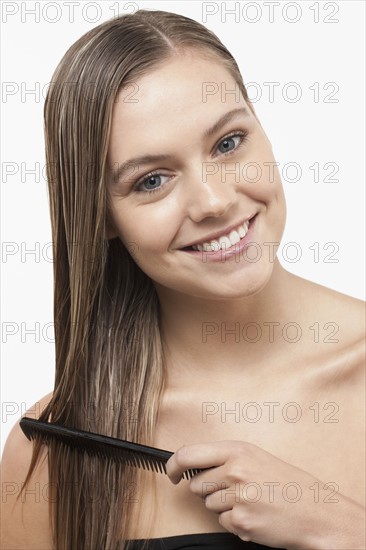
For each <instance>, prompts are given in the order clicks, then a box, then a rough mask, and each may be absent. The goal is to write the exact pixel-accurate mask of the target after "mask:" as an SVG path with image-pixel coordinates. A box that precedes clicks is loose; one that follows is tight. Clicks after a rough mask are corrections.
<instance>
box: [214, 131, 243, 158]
mask: <svg viewBox="0 0 366 550" xmlns="http://www.w3.org/2000/svg"><path fill="white" fill-rule="evenodd" d="M245 138H246V134H244V133H240V134H233V135H232V136H227V137H226V138H224V139H222V140H221V141H220V143H219V145H218V146H217V149H219V151H220V153H222V154H225V153H230V152H231V151H234V150H235V149H237V147H238V146H239V145H240V144H241V143H242V142H243V141H245ZM235 140H237V142H235Z"/></svg>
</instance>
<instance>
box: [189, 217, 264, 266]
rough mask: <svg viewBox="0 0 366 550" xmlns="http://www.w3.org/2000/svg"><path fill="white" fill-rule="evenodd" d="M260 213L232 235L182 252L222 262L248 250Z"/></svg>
mask: <svg viewBox="0 0 366 550" xmlns="http://www.w3.org/2000/svg"><path fill="white" fill-rule="evenodd" d="M257 216H258V213H257V214H256V215H255V216H253V218H251V219H250V220H248V222H246V224H244V225H242V226H239V228H237V230H235V231H232V232H231V233H230V235H225V236H222V237H220V238H218V239H217V240H216V239H215V240H213V241H211V242H210V243H202V244H201V245H194V246H186V247H185V248H182V249H181V250H182V251H183V252H188V253H189V254H191V255H192V256H196V257H205V259H207V260H218V259H219V260H221V259H223V258H225V257H229V256H233V255H235V254H237V253H240V252H241V251H242V250H244V249H245V248H246V246H247V245H248V243H249V242H250V241H251V240H252V235H253V229H254V226H255V222H256V219H257Z"/></svg>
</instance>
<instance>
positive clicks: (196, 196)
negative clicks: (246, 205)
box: [184, 163, 236, 222]
mask: <svg viewBox="0 0 366 550" xmlns="http://www.w3.org/2000/svg"><path fill="white" fill-rule="evenodd" d="M204 164H205V163H202V166H201V167H199V168H196V169H195V171H194V172H193V171H191V172H190V173H189V174H187V182H186V183H185V184H184V189H185V192H186V197H185V201H186V205H187V210H188V212H189V214H190V217H191V219H192V220H194V221H197V222H199V221H200V220H201V219H203V218H205V217H209V216H213V217H218V216H222V215H224V214H225V213H226V212H227V211H228V210H230V208H231V206H232V205H233V204H234V203H235V201H236V185H235V177H229V176H228V175H227V174H226V177H225V178H223V177H222V173H221V170H220V165H219V164H217V163H214V164H215V167H217V168H218V169H214V168H212V167H209V168H208V169H207V167H206V166H204ZM212 164H213V163H212Z"/></svg>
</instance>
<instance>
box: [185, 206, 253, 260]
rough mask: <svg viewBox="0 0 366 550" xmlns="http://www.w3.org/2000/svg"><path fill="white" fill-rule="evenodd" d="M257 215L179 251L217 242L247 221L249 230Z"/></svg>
mask: <svg viewBox="0 0 366 550" xmlns="http://www.w3.org/2000/svg"><path fill="white" fill-rule="evenodd" d="M257 214H258V212H256V213H255V214H253V215H252V216H250V217H249V218H246V219H245V220H243V221H242V222H241V223H239V224H236V225H233V226H231V227H229V228H228V229H224V230H223V232H221V233H216V234H212V236H210V237H208V238H207V237H206V238H204V240H201V241H195V242H192V243H191V244H190V245H188V246H185V247H184V248H181V249H180V250H184V251H194V250H195V249H194V248H193V247H192V246H193V245H197V244H201V245H202V244H203V243H205V242H206V243H207V242H211V241H213V240H219V239H220V237H224V236H226V235H228V234H229V233H230V232H231V231H232V230H234V229H236V228H237V227H238V226H240V225H242V224H243V223H244V222H245V221H247V220H249V228H250V224H251V223H252V221H253V220H254V218H255V217H256V216H257Z"/></svg>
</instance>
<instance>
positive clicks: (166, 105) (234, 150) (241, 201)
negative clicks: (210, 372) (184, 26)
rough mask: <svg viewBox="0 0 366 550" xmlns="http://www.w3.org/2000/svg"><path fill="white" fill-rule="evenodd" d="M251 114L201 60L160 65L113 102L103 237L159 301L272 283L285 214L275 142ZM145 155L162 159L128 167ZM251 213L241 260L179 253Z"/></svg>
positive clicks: (237, 292)
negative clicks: (119, 245) (163, 296)
mask: <svg viewBox="0 0 366 550" xmlns="http://www.w3.org/2000/svg"><path fill="white" fill-rule="evenodd" d="M250 107H251V106H250V105H249V103H247V102H246V101H245V100H244V99H243V97H242V96H241V94H240V93H239V88H238V85H237V84H236V83H235V81H234V79H233V77H232V76H231V75H230V73H229V72H228V71H227V70H226V69H225V67H224V66H223V65H222V64H221V63H220V61H217V62H216V61H212V60H211V61H208V60H206V59H204V58H202V57H201V56H199V55H198V54H194V55H190V54H185V55H180V56H177V57H174V58H172V59H171V60H168V61H166V62H165V63H164V64H162V65H161V66H160V67H159V68H158V69H156V70H154V71H152V72H150V73H149V74H148V75H146V76H144V77H142V78H141V79H139V80H138V81H137V82H136V83H134V85H133V86H131V85H130V86H128V87H126V88H125V89H122V90H121V92H120V94H119V96H118V99H117V101H116V103H115V106H114V111H113V119H112V128H111V139H110V144H109V152H108V165H109V167H110V169H111V170H112V171H113V173H114V174H115V175H114V176H111V177H110V180H109V182H108V186H109V192H110V196H111V208H112V222H113V225H114V227H113V228H112V227H111V228H110V230H109V233H108V238H113V237H115V236H118V237H119V238H120V239H121V241H122V242H123V243H124V245H125V246H126V248H127V249H128V250H129V251H130V254H131V256H132V258H133V259H134V261H135V262H136V263H137V264H138V265H139V267H140V268H141V269H142V271H144V272H145V273H146V275H148V276H149V277H150V278H151V279H152V281H153V283H154V285H155V287H156V289H157V291H158V293H159V292H161V293H163V292H170V291H171V290H174V291H177V292H180V293H183V294H189V295H191V296H196V297H201V298H211V299H215V300H222V299H225V298H236V297H240V296H245V295H250V294H255V293H256V292H257V291H258V290H260V289H261V288H262V287H263V286H264V285H265V284H266V282H267V281H268V280H269V278H270V276H271V273H272V270H273V261H274V256H275V252H276V250H277V246H276V243H277V245H278V243H279V242H280V240H281V237H282V234H283V230H284V226H285V216H286V205H285V197H284V194H283V189H282V183H281V180H280V176H279V173H278V170H277V168H276V166H275V164H274V163H275V159H274V157H273V153H272V147H271V143H270V142H269V140H268V138H267V136H266V134H265V132H264V131H263V129H262V127H261V125H260V123H259V121H258V120H257V118H256V116H255V114H254V112H253V111H252V110H251V108H250ZM234 110H235V111H236V114H234V115H233V116H230V118H229V117H228V116H227V119H226V121H222V122H221V123H219V124H216V123H217V122H218V121H219V120H220V119H221V117H223V116H225V115H228V114H229V113H231V112H232V111H234ZM209 129H212V131H210V132H208V130H209ZM229 134H230V137H228V135H229ZM147 155H150V156H161V158H160V159H159V158H156V159H153V158H150V160H149V159H144V160H143V159H140V160H133V159H135V158H136V157H140V156H147ZM124 163H128V165H127V169H126V170H125V172H124V173H122V174H120V176H119V177H117V176H116V170H117V169H120V168H121V167H122V164H124ZM152 171H153V172H154V175H153V176H151V175H150V176H149V175H148V174H149V173H150V172H152ZM253 214H257V217H256V219H255V223H254V224H253V225H252V228H251V229H250V226H249V229H250V230H251V233H250V235H249V236H250V239H248V238H247V240H250V241H251V242H252V243H253V242H254V243H255V244H254V245H253V244H252V245H250V246H249V248H247V249H246V250H242V251H241V252H239V250H240V249H239V246H240V243H238V244H235V246H234V249H235V250H237V253H236V254H233V253H232V251H233V249H231V250H228V252H227V254H225V249H224V250H223V251H222V252H219V253H218V254H219V255H220V259H219V260H218V261H217V253H216V254H214V252H213V251H212V252H210V250H211V249H209V250H208V251H207V252H205V251H202V252H199V251H198V252H192V251H191V252H189V251H186V250H182V249H183V248H185V247H187V246H188V245H190V244H191V243H197V242H198V243H202V242H207V241H211V240H212V239H211V238H209V237H211V236H212V235H213V234H219V235H220V236H221V235H225V234H227V233H228V231H227V229H231V228H232V227H233V226H235V227H237V226H238V225H241V224H242V222H244V221H245V220H246V219H248V218H250V217H251V216H252V215H253ZM229 233H230V231H229ZM239 237H240V235H239ZM215 240H219V239H215ZM241 242H243V241H241ZM225 243H226V244H224V246H225V247H226V248H227V249H228V248H229V246H232V245H231V244H229V243H228V241H225ZM264 243H267V244H264ZM271 243H272V244H271ZM273 247H275V249H274V250H273ZM229 252H231V254H229ZM214 257H215V258H216V261H213V258H214ZM167 289H170V291H167Z"/></svg>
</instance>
